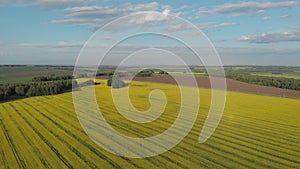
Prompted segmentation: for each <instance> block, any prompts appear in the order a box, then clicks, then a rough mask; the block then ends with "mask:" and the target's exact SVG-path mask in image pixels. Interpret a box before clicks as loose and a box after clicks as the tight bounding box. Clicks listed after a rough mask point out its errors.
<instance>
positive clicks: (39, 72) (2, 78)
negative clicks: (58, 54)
mask: <svg viewBox="0 0 300 169" xmlns="http://www.w3.org/2000/svg"><path fill="white" fill-rule="evenodd" d="M0 72H1V74H0V84H6V83H20V82H28V81H31V80H32V78H33V77H36V76H47V75H52V74H55V75H66V74H67V75H71V74H72V73H73V69H72V68H70V67H58V66H0Z"/></svg>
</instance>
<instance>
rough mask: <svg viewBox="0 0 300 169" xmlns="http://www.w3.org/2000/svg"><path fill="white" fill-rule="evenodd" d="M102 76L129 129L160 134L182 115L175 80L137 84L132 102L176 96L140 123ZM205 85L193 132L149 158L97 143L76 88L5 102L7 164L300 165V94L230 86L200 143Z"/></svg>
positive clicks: (112, 115)
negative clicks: (77, 103)
mask: <svg viewBox="0 0 300 169" xmlns="http://www.w3.org/2000/svg"><path fill="white" fill-rule="evenodd" d="M99 82H101V83H102V84H101V85H98V86H96V89H95V90H96V93H97V101H98V103H99V108H100V109H101V110H102V113H103V115H104V117H105V119H107V121H108V122H109V124H110V125H111V126H113V127H114V128H115V129H116V130H118V131H119V132H121V133H123V134H126V135H128V136H131V137H149V136H154V135H157V134H158V133H161V132H162V131H164V130H166V129H167V128H168V127H170V125H171V124H172V123H173V122H174V120H175V119H176V116H177V114H178V109H179V107H180V93H179V91H178V87H177V86H175V85H171V84H161V83H152V82H138V81H133V82H132V83H131V84H130V85H129V88H130V98H131V100H132V103H133V105H134V106H136V108H137V109H139V110H141V111H145V110H147V109H148V108H149V106H150V104H149V102H148V95H149V93H150V92H151V91H152V90H154V89H161V90H162V91H164V92H165V94H166V97H167V98H168V99H169V102H168V104H167V106H166V110H165V112H164V113H163V114H162V115H161V116H160V117H159V119H157V120H155V121H154V122H152V123H145V124H137V123H133V122H131V121H129V120H126V119H125V118H124V117H122V116H121V115H120V114H119V113H117V111H116V108H115V107H114V106H113V102H112V99H111V90H110V88H109V87H107V86H106V84H105V83H106V81H105V80H99ZM81 90H86V88H82V89H81ZM115 90H119V91H120V92H121V91H122V90H125V88H121V89H115ZM199 91H200V95H201V102H200V105H201V107H200V109H199V113H198V117H197V120H196V123H195V125H194V126H193V128H192V130H191V132H190V133H189V134H188V135H187V136H186V137H185V138H184V139H183V141H182V142H180V143H179V144H178V145H177V146H176V147H174V148H173V149H171V150H169V151H167V152H165V153H163V154H161V155H158V156H155V157H149V158H144V159H134V158H125V157H119V156H116V155H114V154H111V153H109V152H107V151H105V150H104V149H102V148H101V147H99V146H97V145H96V144H95V143H94V142H93V141H92V140H91V139H90V138H89V137H88V136H87V135H86V134H85V132H84V130H83V129H82V127H81V125H80V123H79V121H78V119H77V115H76V113H75V110H74V106H73V103H72V93H71V92H70V93H64V94H60V95H55V96H39V97H32V98H27V99H22V100H16V101H11V102H6V103H1V104H0V145H1V148H0V157H1V159H0V168H42V167H44V168H72V167H75V168H300V126H299V123H300V116H299V106H300V100H297V99H290V98H280V97H271V96H260V95H254V94H245V93H238V92H228V94H227V103H226V107H225V112H224V114H223V118H222V120H221V122H220V124H219V126H218V128H217V130H216V132H215V133H214V134H213V136H212V137H211V138H210V139H209V140H208V141H207V142H205V143H204V144H199V143H198V138H199V134H200V131H201V128H202V126H203V123H204V121H205V119H206V116H207V112H208V110H209V106H210V97H211V96H210V94H211V91H210V89H199ZM75 92H76V91H75ZM83 104H85V105H87V106H88V103H83ZM103 132H105V131H103ZM103 141H106V139H105V138H103ZM120 145H122V143H120ZM124 146H125V145H124Z"/></svg>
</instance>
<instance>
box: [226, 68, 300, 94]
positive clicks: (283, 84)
mask: <svg viewBox="0 0 300 169" xmlns="http://www.w3.org/2000/svg"><path fill="white" fill-rule="evenodd" d="M226 77H227V78H230V79H234V80H238V81H242V82H246V83H251V84H257V85H263V86H271V87H277V88H282V89H290V90H298V91H300V79H293V78H285V77H271V76H259V75H252V74H250V73H231V72H227V73H226Z"/></svg>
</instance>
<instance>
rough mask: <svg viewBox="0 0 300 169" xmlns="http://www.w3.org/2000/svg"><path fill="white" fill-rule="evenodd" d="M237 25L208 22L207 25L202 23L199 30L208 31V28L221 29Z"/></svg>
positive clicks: (233, 23)
mask: <svg viewBox="0 0 300 169" xmlns="http://www.w3.org/2000/svg"><path fill="white" fill-rule="evenodd" d="M235 25H237V23H235V22H224V23H220V24H217V23H214V22H207V23H201V24H198V25H197V26H198V27H199V29H208V28H219V27H226V26H235Z"/></svg>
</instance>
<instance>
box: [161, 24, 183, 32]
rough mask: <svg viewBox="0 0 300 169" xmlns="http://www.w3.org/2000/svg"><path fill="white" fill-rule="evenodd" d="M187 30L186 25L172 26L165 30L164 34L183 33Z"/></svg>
mask: <svg viewBox="0 0 300 169" xmlns="http://www.w3.org/2000/svg"><path fill="white" fill-rule="evenodd" d="M187 28H188V26H187V24H178V25H172V26H169V27H167V28H166V29H165V32H178V31H183V30H186V29H187Z"/></svg>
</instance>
